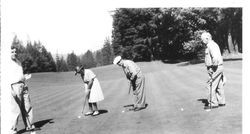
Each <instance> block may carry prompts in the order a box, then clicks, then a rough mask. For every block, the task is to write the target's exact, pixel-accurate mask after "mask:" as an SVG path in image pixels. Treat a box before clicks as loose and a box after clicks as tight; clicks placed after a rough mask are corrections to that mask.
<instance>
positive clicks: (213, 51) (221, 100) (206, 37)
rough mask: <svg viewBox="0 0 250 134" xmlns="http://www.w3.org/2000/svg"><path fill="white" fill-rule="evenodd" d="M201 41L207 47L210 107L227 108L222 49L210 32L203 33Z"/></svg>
mask: <svg viewBox="0 0 250 134" xmlns="http://www.w3.org/2000/svg"><path fill="white" fill-rule="evenodd" d="M201 40H202V42H203V43H204V44H205V45H206V50H205V65H206V67H207V71H208V75H209V81H208V89H209V94H210V97H209V99H208V100H209V106H210V107H211V108H217V107H218V106H225V105H226V101H225V94H224V89H223V86H224V84H225V79H226V78H225V76H224V74H223V58H222V56H221V52H220V48H219V46H218V45H217V44H216V43H215V42H214V41H213V40H212V36H211V35H210V33H208V32H204V33H202V35H201ZM206 108H208V107H206Z"/></svg>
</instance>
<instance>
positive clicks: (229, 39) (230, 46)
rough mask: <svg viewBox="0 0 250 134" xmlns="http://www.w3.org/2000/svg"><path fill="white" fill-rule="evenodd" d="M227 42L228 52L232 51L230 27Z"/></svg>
mask: <svg viewBox="0 0 250 134" xmlns="http://www.w3.org/2000/svg"><path fill="white" fill-rule="evenodd" d="M227 42H228V44H227V45H228V52H229V53H231V54H232V53H234V46H233V39H232V34H231V29H230V28H229V30H228V36H227Z"/></svg>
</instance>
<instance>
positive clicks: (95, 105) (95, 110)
mask: <svg viewBox="0 0 250 134" xmlns="http://www.w3.org/2000/svg"><path fill="white" fill-rule="evenodd" d="M92 105H93V110H94V113H93V115H94V116H95V115H98V114H99V111H98V108H97V103H96V102H95V103H93V104H92Z"/></svg>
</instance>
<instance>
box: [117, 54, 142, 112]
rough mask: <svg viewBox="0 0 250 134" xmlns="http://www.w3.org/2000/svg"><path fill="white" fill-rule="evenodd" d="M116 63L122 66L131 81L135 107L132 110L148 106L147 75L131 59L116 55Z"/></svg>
mask: <svg viewBox="0 0 250 134" xmlns="http://www.w3.org/2000/svg"><path fill="white" fill-rule="evenodd" d="M113 63H114V64H117V65H118V66H121V67H122V69H123V71H124V73H125V75H126V77H127V79H128V80H129V81H130V83H131V85H130V86H132V89H133V95H134V107H133V109H132V110H134V111H139V110H142V109H144V108H146V95H145V77H144V75H143V74H142V72H141V69H140V68H139V67H138V66H137V65H136V64H135V63H134V62H133V61H131V60H124V59H122V58H121V56H117V57H115V59H114V61H113Z"/></svg>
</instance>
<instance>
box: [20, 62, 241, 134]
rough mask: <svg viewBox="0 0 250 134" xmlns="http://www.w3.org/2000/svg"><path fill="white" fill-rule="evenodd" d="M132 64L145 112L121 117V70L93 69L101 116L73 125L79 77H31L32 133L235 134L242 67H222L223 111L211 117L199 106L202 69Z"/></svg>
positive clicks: (127, 100) (124, 97)
mask: <svg viewBox="0 0 250 134" xmlns="http://www.w3.org/2000/svg"><path fill="white" fill-rule="evenodd" d="M138 64H139V66H140V67H141V68H142V71H143V72H144V74H145V76H146V90H147V91H146V92H147V103H148V104H149V105H148V108H147V109H145V110H142V111H139V112H128V113H122V112H121V111H122V110H123V106H124V105H128V104H132V97H131V96H129V95H128V94H127V92H128V82H127V80H126V79H125V76H124V74H123V71H122V70H121V68H119V67H117V66H114V65H110V66H105V67H100V68H95V69H93V71H94V72H95V73H96V74H97V77H98V79H99V81H100V82H101V86H102V89H103V92H104V95H105V100H104V101H102V102H100V103H99V108H100V109H101V110H102V111H106V113H104V114H101V115H99V116H97V117H87V118H82V119H77V116H78V115H79V114H80V112H81V108H82V105H81V103H82V101H83V98H82V96H83V95H84V93H83V92H84V91H83V89H82V82H81V79H80V77H79V76H77V77H76V76H74V73H73V72H66V73H40V74H33V78H32V79H31V80H30V81H29V83H28V84H29V87H30V94H31V100H32V104H33V106H34V116H35V117H34V121H35V124H36V126H39V127H41V129H42V130H41V131H38V132H37V133H41V134H52V133H53V134H64V133H65V134H78V133H79V134H80V133H81V134H82V133H86V134H88V133H95V134H97V133H103V134H107V133H113V134H118V133H119V134H120V133H122V134H123V133H124V134H133V133H134V134H135V133H136V134H137V133H143V134H145V133H149V134H150V133H177V134H183V133H187V134H189V133H192V134H194V133H196V134H201V133H213V134H215V133H234V134H236V133H241V131H242V129H241V126H242V124H241V121H242V117H241V115H242V111H241V110H242V100H241V96H242V72H241V71H242V61H228V62H225V74H226V76H227V78H228V83H227V85H226V87H225V88H226V89H225V92H226V99H227V100H226V101H227V106H226V107H224V108H219V109H215V110H213V111H212V112H205V111H204V110H203V106H204V104H203V103H202V101H200V99H205V98H206V93H207V92H206V89H205V81H206V80H207V74H206V70H205V68H204V65H203V64H196V65H188V66H186V65H185V64H163V63H161V62H150V63H146V62H142V63H138ZM181 108H183V109H184V111H181V110H180V109H181ZM21 128H23V124H22V123H20V124H19V129H21Z"/></svg>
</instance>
